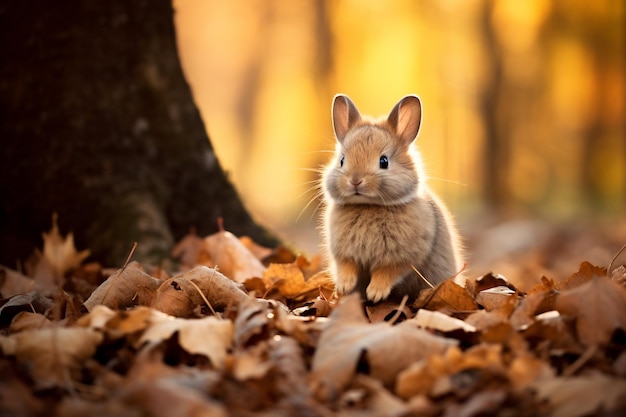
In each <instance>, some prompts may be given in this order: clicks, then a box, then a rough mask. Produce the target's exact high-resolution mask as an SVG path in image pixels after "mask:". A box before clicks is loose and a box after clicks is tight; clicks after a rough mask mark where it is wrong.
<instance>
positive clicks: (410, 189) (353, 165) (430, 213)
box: [322, 94, 461, 302]
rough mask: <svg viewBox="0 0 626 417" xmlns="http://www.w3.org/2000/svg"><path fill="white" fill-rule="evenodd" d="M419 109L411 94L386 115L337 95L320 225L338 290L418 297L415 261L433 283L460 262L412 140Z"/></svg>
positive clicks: (456, 268) (375, 297) (453, 237)
mask: <svg viewBox="0 0 626 417" xmlns="http://www.w3.org/2000/svg"><path fill="white" fill-rule="evenodd" d="M421 116H422V107H421V103H420V100H419V98H418V97H417V96H414V95H410V96H406V97H404V98H403V99H402V100H400V101H399V102H398V104H396V105H395V106H394V108H393V109H392V110H391V112H390V113H389V116H388V117H387V118H386V119H382V120H370V119H368V118H363V117H361V115H360V114H359V111H358V110H357V108H356V106H355V105H354V103H353V102H352V101H351V100H350V98H348V97H347V96H345V95H341V94H339V95H337V96H335V98H334V101H333V106H332V120H333V129H334V131H335V137H336V138H337V148H336V153H335V156H334V158H333V160H332V161H331V163H330V164H329V165H328V166H327V167H326V168H325V170H324V173H323V178H322V188H323V190H324V200H325V204H326V210H325V213H324V219H323V228H324V235H325V241H326V242H325V243H326V246H327V249H328V253H329V255H330V256H329V258H330V259H329V260H330V265H331V268H332V273H333V276H334V279H335V286H336V289H337V293H338V294H340V295H341V294H346V293H349V292H352V291H358V292H360V293H361V294H362V295H363V296H364V297H365V298H367V299H368V300H370V301H373V302H378V301H381V300H385V299H388V298H389V299H394V300H396V299H401V298H402V296H403V295H405V294H407V295H408V296H409V299H411V300H413V299H415V298H416V297H417V295H418V294H419V291H420V290H421V289H423V288H426V284H425V283H424V280H423V279H422V278H421V277H419V276H418V275H417V274H416V273H415V272H414V268H415V269H417V270H418V271H419V272H420V274H421V275H422V276H423V277H424V278H425V279H426V280H428V282H430V283H431V284H437V283H439V282H441V281H444V280H445V279H446V278H449V277H451V276H453V275H454V274H456V273H458V272H459V270H460V269H461V264H460V260H459V249H458V243H457V235H456V232H455V230H454V226H453V223H452V221H451V219H450V216H449V214H448V212H447V210H446V208H445V206H444V205H443V204H442V203H441V201H439V199H438V198H437V197H436V196H435V195H434V194H433V192H432V191H430V190H429V189H428V187H427V186H426V184H425V183H424V174H423V173H422V167H421V158H420V156H419V154H418V153H417V151H416V150H415V149H414V147H413V146H412V144H413V142H414V140H415V138H416V136H417V133H418V131H419V127H420V122H421Z"/></svg>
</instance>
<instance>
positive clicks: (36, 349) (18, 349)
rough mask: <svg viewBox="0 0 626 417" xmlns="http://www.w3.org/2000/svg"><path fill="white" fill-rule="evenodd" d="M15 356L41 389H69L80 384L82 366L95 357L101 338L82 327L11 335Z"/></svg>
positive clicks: (47, 329) (99, 334)
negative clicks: (77, 382) (72, 380)
mask: <svg viewBox="0 0 626 417" xmlns="http://www.w3.org/2000/svg"><path fill="white" fill-rule="evenodd" d="M10 338H13V339H14V340H15V342H16V346H15V352H14V355H15V357H16V358H17V360H18V361H19V362H20V363H21V364H22V365H23V366H25V367H26V369H28V371H29V373H30V375H31V377H32V379H33V381H35V386H36V387H37V388H38V389H45V388H52V387H55V386H56V387H66V386H67V384H68V383H69V382H70V379H69V378H73V379H76V380H79V379H80V378H79V375H80V370H81V368H82V365H83V362H84V361H85V360H86V359H88V358H90V357H91V356H93V354H94V353H95V351H96V347H97V346H98V345H99V344H100V342H101V341H102V338H103V336H102V334H101V333H99V332H96V331H94V330H91V329H85V328H81V327H72V328H58V327H49V328H44V329H40V330H28V331H24V332H21V333H17V334H14V335H11V336H10Z"/></svg>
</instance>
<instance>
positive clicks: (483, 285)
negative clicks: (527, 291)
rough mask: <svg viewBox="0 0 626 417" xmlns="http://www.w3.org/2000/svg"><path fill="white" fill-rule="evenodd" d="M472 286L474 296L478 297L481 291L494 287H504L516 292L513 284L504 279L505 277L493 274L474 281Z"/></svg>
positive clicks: (490, 273)
mask: <svg viewBox="0 0 626 417" xmlns="http://www.w3.org/2000/svg"><path fill="white" fill-rule="evenodd" d="M473 284H474V293H473V294H474V296H476V295H478V293H480V292H481V291H485V290H488V289H489V288H495V287H506V288H508V289H510V290H512V291H513V292H516V291H517V289H516V288H515V286H514V285H513V284H511V283H510V282H509V280H508V279H506V277H505V276H503V275H500V274H494V273H493V272H489V273H487V274H485V275H483V276H482V277H479V278H477V279H476V281H475V282H474V283H473Z"/></svg>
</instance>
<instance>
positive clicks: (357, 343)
mask: <svg viewBox="0 0 626 417" xmlns="http://www.w3.org/2000/svg"><path fill="white" fill-rule="evenodd" d="M456 343H457V342H456V341H454V340H451V339H446V338H443V337H438V336H434V335H432V334H430V333H428V332H427V331H424V330H421V329H419V328H417V326H416V325H415V324H413V323H410V322H408V321H405V322H402V323H400V324H398V325H396V326H391V325H390V324H389V323H386V322H383V323H374V324H371V323H368V321H367V319H366V318H365V316H364V315H363V311H362V307H361V302H360V297H359V295H358V294H353V295H350V296H347V297H344V298H343V299H342V301H341V303H340V304H339V306H338V307H337V308H336V309H335V311H333V313H332V314H331V316H330V319H329V322H328V324H327V326H326V327H325V328H324V330H323V331H322V334H321V337H320V341H319V344H318V346H317V350H316V351H315V354H314V356H313V365H312V375H311V376H312V380H313V387H314V392H315V393H316V395H317V396H318V398H320V399H323V400H336V399H337V398H338V397H339V394H340V392H341V391H342V390H343V388H344V387H345V386H347V385H348V383H349V382H350V380H351V379H352V377H353V376H354V374H355V372H357V365H358V363H359V362H363V363H367V368H368V369H369V374H370V375H371V376H372V377H374V378H376V379H379V380H380V381H382V382H383V383H384V384H386V385H393V383H394V380H395V378H396V375H397V374H398V373H399V372H400V371H401V370H402V369H404V368H406V367H407V366H408V365H410V364H411V363H413V362H415V361H417V360H419V359H422V358H424V357H426V356H428V355H430V354H432V353H441V352H443V351H445V350H446V349H447V348H448V347H450V346H453V345H454V344H456ZM389 358H394V360H393V361H389Z"/></svg>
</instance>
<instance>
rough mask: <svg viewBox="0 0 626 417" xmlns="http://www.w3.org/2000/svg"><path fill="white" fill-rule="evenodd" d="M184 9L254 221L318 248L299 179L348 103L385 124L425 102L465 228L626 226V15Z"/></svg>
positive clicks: (213, 123) (200, 72)
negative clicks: (540, 222) (490, 222)
mask: <svg viewBox="0 0 626 417" xmlns="http://www.w3.org/2000/svg"><path fill="white" fill-rule="evenodd" d="M175 8H176V27H177V31H178V42H179V46H180V52H181V57H182V62H183V68H184V70H185V73H186V75H187V77H188V80H189V82H190V83H191V85H192V87H193V91H194V95H195V99H196V102H197V103H198V105H199V108H200V110H201V112H202V114H203V117H204V118H205V120H206V124H207V126H208V129H209V131H210V132H211V134H212V137H213V138H214V144H215V147H216V151H217V154H218V155H219V157H220V161H222V163H223V165H224V166H225V167H226V169H228V170H229V171H230V175H231V176H232V178H233V180H234V182H235V184H237V187H238V188H239V190H240V191H241V193H242V195H243V197H244V199H245V200H246V201H247V202H249V203H250V206H251V207H252V208H253V210H254V212H255V213H256V214H257V215H259V216H260V217H261V218H262V219H263V220H264V221H265V222H267V223H269V224H271V225H272V226H273V227H274V228H277V229H278V230H288V229H289V230H290V231H289V232H288V233H291V236H292V237H293V238H294V239H296V241H298V240H299V239H300V241H302V242H307V241H308V239H309V238H310V236H311V235H312V234H311V232H310V231H311V230H314V228H313V225H314V224H315V220H310V219H311V217H312V216H311V213H310V212H308V211H307V212H306V213H305V214H304V215H303V216H301V217H300V220H299V222H298V224H299V225H300V227H297V228H296V229H300V231H305V232H307V233H308V234H309V236H300V235H299V234H298V233H299V231H298V230H292V227H293V224H294V223H295V218H296V217H297V215H298V213H300V211H301V210H302V209H303V207H304V206H305V205H306V203H307V201H308V200H309V199H310V198H311V197H312V196H313V194H312V193H304V195H302V193H303V192H304V191H305V190H306V189H307V188H308V187H309V186H310V183H309V181H312V180H314V179H315V175H314V174H311V173H309V172H307V171H305V170H304V169H303V168H311V167H317V166H319V165H320V164H323V163H325V162H326V161H327V160H328V157H329V154H327V153H324V152H320V151H323V150H330V149H333V146H334V144H333V138H332V131H331V123H330V116H329V115H330V103H331V99H332V96H333V95H334V94H335V93H337V92H342V93H346V94H348V95H350V96H351V97H352V98H353V99H354V100H355V102H356V103H357V104H358V105H359V109H360V110H361V111H362V112H363V113H368V114H374V115H377V114H385V113H387V112H388V111H389V109H390V108H391V106H392V105H393V104H394V103H395V102H396V101H397V100H398V99H399V98H400V97H402V96H403V95H405V94H408V93H416V94H418V95H420V97H421V98H422V100H423V103H424V107H425V111H424V120H423V125H422V131H421V134H420V138H419V139H418V147H419V148H420V150H421V151H422V154H423V156H424V159H425V165H426V169H427V172H428V174H429V175H430V177H431V180H430V182H431V185H432V186H433V188H435V189H436V190H437V191H439V192H440V193H441V194H443V198H444V199H445V201H447V202H448V204H449V205H450V206H451V208H452V210H453V212H455V213H456V214H457V217H458V218H459V220H460V223H461V226H462V227H463V226H464V225H465V224H469V223H470V222H469V221H468V219H475V218H477V217H478V218H484V217H489V215H493V216H494V217H495V218H499V219H502V218H510V217H523V216H539V217H544V218H547V219H549V220H553V221H557V222H559V221H561V222H564V221H571V220H573V219H585V218H594V217H595V218H598V217H607V218H615V217H619V218H621V219H624V214H625V211H626V209H625V207H626V126H625V123H626V122H625V118H624V114H625V112H626V108H625V99H624V95H625V91H626V83H625V75H626V71H625V65H624V51H625V50H626V48H625V46H626V45H625V44H624V43H625V33H624V27H625V3H624V2H623V1H620V0H599V1H594V2H588V1H582V0H574V1H563V0H528V1H523V2H520V1H516V0H471V1H464V2H453V1H435V0H422V1H413V0H393V1H387V2H380V1H376V0H358V1H357V0H342V1H332V0H317V1H311V2H282V1H267V0H256V1H244V0H234V1H230V2H221V1H218V0H208V1H207V0H175ZM215 57H219V59H215ZM316 205H317V204H312V205H311V206H310V207H312V208H315V206H316ZM314 218H315V216H313V219H314ZM305 244H306V243H305Z"/></svg>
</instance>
